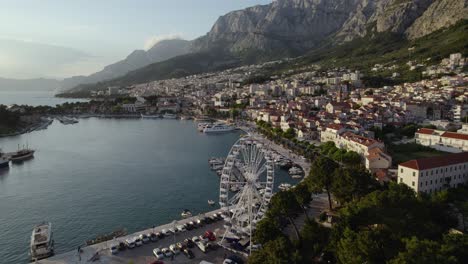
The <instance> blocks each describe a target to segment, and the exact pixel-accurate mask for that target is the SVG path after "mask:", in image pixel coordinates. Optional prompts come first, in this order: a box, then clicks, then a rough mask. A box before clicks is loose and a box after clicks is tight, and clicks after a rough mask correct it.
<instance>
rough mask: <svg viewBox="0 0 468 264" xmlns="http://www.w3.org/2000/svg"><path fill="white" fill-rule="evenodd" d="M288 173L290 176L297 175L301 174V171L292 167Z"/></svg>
mask: <svg viewBox="0 0 468 264" xmlns="http://www.w3.org/2000/svg"><path fill="white" fill-rule="evenodd" d="M288 172H289V174H290V175H298V174H302V169H301V168H299V167H292V168H290V169H289V171H288Z"/></svg>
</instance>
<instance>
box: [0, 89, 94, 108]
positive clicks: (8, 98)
mask: <svg viewBox="0 0 468 264" xmlns="http://www.w3.org/2000/svg"><path fill="white" fill-rule="evenodd" d="M83 101H86V100H81V99H65V98H56V97H54V94H53V92H52V91H4V90H0V104H4V105H11V104H18V105H32V106H38V105H49V106H55V105H57V104H63V103H65V102H83Z"/></svg>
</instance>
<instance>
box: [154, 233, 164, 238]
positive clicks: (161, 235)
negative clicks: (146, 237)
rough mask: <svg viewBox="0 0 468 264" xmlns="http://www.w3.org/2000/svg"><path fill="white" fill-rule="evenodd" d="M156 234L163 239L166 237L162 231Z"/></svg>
mask: <svg viewBox="0 0 468 264" xmlns="http://www.w3.org/2000/svg"><path fill="white" fill-rule="evenodd" d="M156 236H157V237H158V238H159V239H161V238H163V237H164V235H163V234H162V233H161V232H157V233H156Z"/></svg>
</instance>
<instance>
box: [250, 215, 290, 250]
mask: <svg viewBox="0 0 468 264" xmlns="http://www.w3.org/2000/svg"><path fill="white" fill-rule="evenodd" d="M282 235H283V233H281V230H280V229H279V227H278V224H277V223H276V221H275V220H274V219H273V218H272V217H264V218H263V219H262V220H260V222H258V224H257V226H256V229H255V232H254V235H253V240H254V241H255V243H256V244H262V245H264V244H265V243H266V242H268V241H271V240H275V239H276V238H278V237H280V236H282Z"/></svg>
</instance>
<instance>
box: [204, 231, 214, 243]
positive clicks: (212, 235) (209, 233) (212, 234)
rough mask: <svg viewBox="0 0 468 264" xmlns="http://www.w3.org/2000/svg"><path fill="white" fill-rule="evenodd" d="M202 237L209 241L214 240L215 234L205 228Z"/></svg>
mask: <svg viewBox="0 0 468 264" xmlns="http://www.w3.org/2000/svg"><path fill="white" fill-rule="evenodd" d="M203 238H207V239H208V240H209V241H216V236H215V234H214V233H213V232H212V231H211V230H207V231H206V232H205V234H204V235H203Z"/></svg>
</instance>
